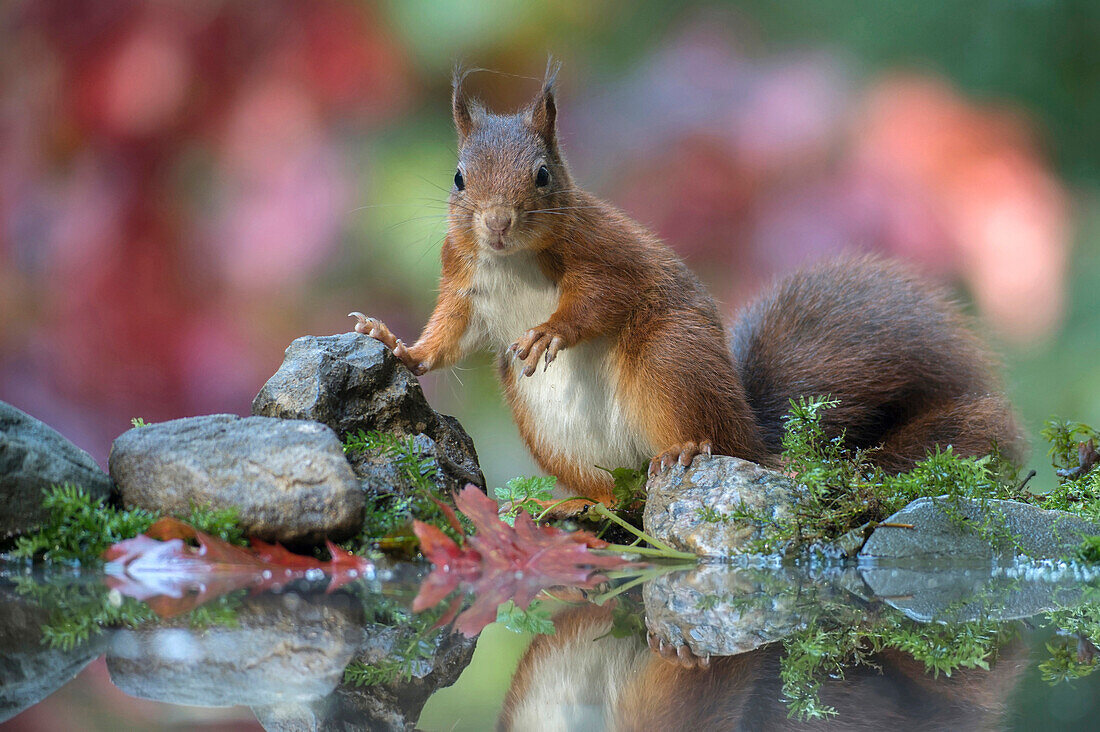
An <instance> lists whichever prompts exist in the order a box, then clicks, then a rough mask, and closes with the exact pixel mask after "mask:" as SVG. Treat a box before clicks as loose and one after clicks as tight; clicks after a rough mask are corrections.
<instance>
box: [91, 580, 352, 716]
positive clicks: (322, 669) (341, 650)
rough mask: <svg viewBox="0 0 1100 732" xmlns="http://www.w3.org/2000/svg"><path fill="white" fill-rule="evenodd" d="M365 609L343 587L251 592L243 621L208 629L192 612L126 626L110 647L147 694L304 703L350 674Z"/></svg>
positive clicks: (126, 676) (118, 679)
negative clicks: (197, 625) (196, 625)
mask: <svg viewBox="0 0 1100 732" xmlns="http://www.w3.org/2000/svg"><path fill="white" fill-rule="evenodd" d="M361 615H362V611H361V608H360V607H358V606H357V604H356V603H355V602H354V598H351V597H349V596H347V595H342V594H333V595H314V596H310V597H304V596H302V595H298V594H296V593H293V592H291V593H286V594H283V595H261V596H258V597H254V598H248V599H246V600H245V601H244V603H243V605H242V606H241V607H240V608H238V609H237V611H236V613H235V617H234V622H235V625H232V626H216V625H215V626H212V627H209V628H205V629H203V630H201V631H197V630H194V629H192V628H191V627H190V624H189V621H188V620H186V619H181V620H174V621H164V622H161V623H158V624H157V625H156V626H150V627H143V628H139V629H136V630H118V631H116V632H115V634H114V636H113V638H112V640H111V646H110V648H109V649H108V651H107V670H108V671H109V672H110V674H111V681H112V682H113V683H114V684H115V686H117V687H118V688H120V689H122V690H123V691H125V692H126V693H127V694H129V695H131V696H136V697H140V698H142V699H155V700H157V701H165V702H171V703H173V704H192V705H195V706H203V707H225V706H234V705H237V704H247V705H250V706H268V705H281V704H302V703H308V702H311V701H315V700H319V699H323V698H325V697H326V696H328V695H329V694H331V693H332V691H333V689H335V688H336V687H337V685H338V684H339V683H340V682H341V680H342V679H343V674H344V667H345V666H347V665H348V662H349V661H351V658H352V656H353V655H354V653H355V649H356V647H357V645H358V641H359V639H360V634H361V630H360V623H361V622H362V618H361Z"/></svg>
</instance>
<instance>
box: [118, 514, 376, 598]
mask: <svg viewBox="0 0 1100 732" xmlns="http://www.w3.org/2000/svg"><path fill="white" fill-rule="evenodd" d="M189 541H195V542H196V543H197V544H198V546H192V545H191V544H189V543H188V542H189ZM249 541H250V542H251V544H252V546H251V548H250V549H245V548H244V547H239V546H234V545H233V544H230V543H228V542H225V541H222V540H221V539H219V538H217V537H215V536H210V535H209V534H206V533H204V532H202V531H199V530H198V529H196V528H194V527H193V526H190V525H189V524H187V523H184V522H183V521H180V520H178V519H174V518H162V519H160V520H159V521H157V522H156V523H154V524H153V525H152V526H150V527H149V529H148V530H147V531H146V532H145V533H144V534H139V535H138V536H136V537H134V538H133V539H126V540H125V541H120V542H118V543H116V544H113V545H111V546H110V547H108V548H107V551H105V552H104V553H103V558H104V559H106V560H107V565H106V567H105V568H104V569H105V571H106V573H107V575H108V576H107V578H106V580H105V581H106V582H107V585H108V586H109V587H111V588H112V589H116V590H118V591H119V592H121V593H122V594H123V595H126V596H128V597H133V598H136V599H138V600H142V601H144V602H145V603H146V604H148V605H149V607H151V608H152V609H153V611H154V612H155V613H157V615H160V616H161V617H172V616H175V615H179V614H181V613H184V612H187V611H189V610H193V609H194V608H196V607H198V606H199V605H202V604H203V603H206V602H209V601H210V600H212V599H214V598H216V597H220V596H221V595H224V594H226V593H229V592H232V591H233V590H236V589H240V588H244V587H247V588H250V589H252V590H254V591H261V590H265V589H269V588H272V587H278V586H281V585H283V584H286V583H287V582H290V581H291V580H295V579H299V578H302V577H306V576H307V573H308V572H315V571H318V570H319V571H321V572H324V573H325V574H326V575H327V576H328V577H329V578H330V582H329V591H330V592H331V591H332V590H334V589H336V588H337V587H339V586H340V585H342V584H344V583H346V582H349V581H351V580H353V579H355V578H356V577H359V576H361V575H362V574H363V573H364V572H369V571H371V570H372V569H373V568H374V564H373V563H372V562H370V561H369V560H367V559H364V558H363V557H358V556H356V555H354V554H351V553H349V552H346V551H344V550H343V549H340V547H338V546H336V545H335V544H333V543H332V542H327V546H328V550H329V554H330V555H331V557H332V558H331V559H330V560H329V561H327V562H322V561H321V560H319V559H314V558H313V557H307V556H303V555H301V554H294V553H292V552H289V551H287V550H286V549H284V548H283V547H282V546H280V545H279V544H268V543H266V542H263V541H260V540H259V539H249Z"/></svg>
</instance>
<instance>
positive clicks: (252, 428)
mask: <svg viewBox="0 0 1100 732" xmlns="http://www.w3.org/2000/svg"><path fill="white" fill-rule="evenodd" d="M109 462H110V469H111V476H112V477H113V478H114V479H115V481H116V482H117V483H118V485H119V489H120V491H121V493H122V499H123V502H124V503H125V505H126V506H128V507H132V506H137V507H140V508H145V509H148V510H151V511H159V512H161V513H167V514H172V515H183V516H185V515H187V514H188V513H190V511H191V507H192V506H193V505H194V506H210V507H212V508H217V509H221V508H229V507H233V508H236V509H237V512H238V517H239V523H240V525H241V527H242V528H243V530H244V531H245V533H246V534H247V535H250V536H256V537H259V538H261V539H265V540H267V541H281V542H290V543H297V542H311V543H312V542H317V541H319V540H321V539H323V538H326V537H327V538H331V539H333V540H336V541H339V540H341V539H344V538H347V537H349V536H351V535H353V534H354V533H355V532H356V531H357V530H358V529H359V526H360V525H361V523H362V520H363V505H364V501H363V491H362V489H361V487H360V485H359V482H358V481H357V480H356V479H355V475H354V474H353V473H352V470H351V467H350V466H349V465H348V462H347V460H346V459H345V457H344V452H343V448H342V446H341V445H340V441H339V440H338V439H337V438H336V435H335V434H334V433H333V432H332V430H331V429H329V428H328V427H326V426H325V425H323V424H318V423H317V422H303V421H289V420H281V419H270V418H267V417H247V418H241V417H238V416H236V415H232V414H214V415H208V416H204V417H189V418H186V419H177V420H173V421H171V422H161V423H158V424H152V425H148V426H146V427H136V428H134V429H132V430H129V431H127V432H125V433H123V434H122V435H121V436H119V438H118V439H117V440H115V443H114V445H113V446H112V447H111V456H110V460H109Z"/></svg>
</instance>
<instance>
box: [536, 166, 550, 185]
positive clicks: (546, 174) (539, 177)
mask: <svg viewBox="0 0 1100 732" xmlns="http://www.w3.org/2000/svg"><path fill="white" fill-rule="evenodd" d="M535 185H537V186H538V187H539V188H542V187H543V186H548V185H550V169H549V168H547V167H546V166H545V165H540V166H539V172H537V173H535Z"/></svg>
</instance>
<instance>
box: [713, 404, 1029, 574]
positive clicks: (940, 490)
mask: <svg viewBox="0 0 1100 732" xmlns="http://www.w3.org/2000/svg"><path fill="white" fill-rule="evenodd" d="M836 405H837V401H836V400H833V399H829V398H826V397H816V398H803V399H799V400H797V401H793V400H792V402H791V411H790V412H789V413H788V415H787V416H786V417H785V419H784V434H783V443H782V444H783V465H784V468H785V470H787V471H790V472H791V473H793V474H795V475H796V476H797V481H798V483H799V484H800V485H801V486H802V488H803V491H804V492H803V495H802V497H801V499H800V500H799V502H798V504H797V505H796V506H795V507H794V510H793V511H792V512H791V513H790V515H789V516H788V517H787V518H786V519H784V520H782V521H775V520H773V519H771V518H769V517H766V516H762V515H758V514H755V513H753V512H752V511H749V510H747V509H742V510H739V511H734V512H719V511H716V510H713V509H707V508H704V509H702V510H701V511H700V518H701V519H702V520H704V521H710V522H725V521H734V520H736V521H754V522H756V523H758V525H761V526H768V527H769V530H768V531H767V532H766V534H767V536H766V538H765V539H763V540H761V541H760V542H758V543H757V546H755V547H754V549H755V550H757V551H760V552H763V553H773V552H782V551H785V550H786V551H791V550H793V549H796V548H798V547H803V546H807V545H812V544H814V543H817V542H830V541H833V540H836V539H837V538H839V537H841V536H843V535H844V534H846V533H848V532H849V531H851V530H853V529H856V528H858V527H861V526H863V525H865V524H868V522H875V521H881V520H883V519H885V518H886V517H887V516H889V515H891V514H893V513H895V512H896V511H899V510H901V509H902V508H904V507H905V506H906V505H908V504H909V503H910V502H912V501H913V500H916V499H917V498H921V497H925V496H946V497H947V498H948V501H947V502H946V505H948V506H950V499H954V498H974V499H979V500H988V499H991V498H1004V499H1012V500H1034V496H1032V495H1031V494H1030V493H1028V492H1027V490H1026V489H1025V485H1024V483H1022V482H1020V481H1019V480H1018V478H1017V471H1016V469H1015V468H1014V467H1013V466H1011V465H1009V464H1008V463H1007V462H1006V461H1004V460H1003V459H1001V458H1000V457H999V456H998V455H996V454H994V455H988V456H984V457H961V456H959V455H957V454H955V452H954V451H953V450H952V449H951V447H947V448H945V449H942V450H941V449H939V448H937V449H936V451H935V452H930V453H929V455H928V457H927V458H925V459H924V460H922V461H920V462H919V463H917V464H916V465H915V466H914V467H913V469H912V470H910V471H908V472H905V473H901V474H898V475H890V474H888V473H886V472H885V471H883V470H881V469H880V468H878V467H876V466H874V465H873V464H872V463H871V460H870V458H871V457H872V456H873V451H871V450H849V449H847V448H846V447H845V445H844V436H843V434H840V435H836V436H834V437H829V436H828V435H826V433H825V429H824V426H823V424H822V417H823V416H824V413H825V411H826V410H828V409H831V408H833V407H835V406H836ZM960 520H962V518H961V515H960ZM872 525H873V524H872ZM982 530H983V531H987V532H988V534H989V536H990V538H993V537H994V534H995V533H996V532H997V531H998V530H999V529H998V527H997V526H995V525H990V526H989V527H985V528H984V529H982Z"/></svg>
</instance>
